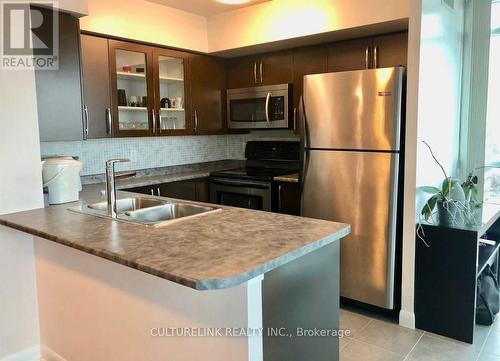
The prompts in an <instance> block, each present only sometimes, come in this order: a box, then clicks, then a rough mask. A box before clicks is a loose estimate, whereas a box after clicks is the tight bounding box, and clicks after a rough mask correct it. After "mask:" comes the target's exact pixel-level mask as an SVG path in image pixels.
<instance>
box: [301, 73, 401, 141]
mask: <svg viewBox="0 0 500 361" xmlns="http://www.w3.org/2000/svg"><path fill="white" fill-rule="evenodd" d="M403 74H404V68H403V67H396V68H384V69H372V70H360V71H349V72H340V73H328V74H316V75H307V76H305V77H304V112H305V123H306V132H305V136H306V139H305V146H306V147H309V148H319V149H331V148H335V149H369V150H399V147H400V139H399V133H400V127H401V95H402V94H401V93H402V88H403V86H402V85H403Z"/></svg>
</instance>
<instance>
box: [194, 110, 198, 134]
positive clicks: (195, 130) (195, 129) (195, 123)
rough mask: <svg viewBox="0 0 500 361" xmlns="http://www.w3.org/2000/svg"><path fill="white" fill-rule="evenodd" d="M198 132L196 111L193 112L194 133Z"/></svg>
mask: <svg viewBox="0 0 500 361" xmlns="http://www.w3.org/2000/svg"><path fill="white" fill-rule="evenodd" d="M197 131H198V111H196V110H195V111H194V132H195V133H196V132H197Z"/></svg>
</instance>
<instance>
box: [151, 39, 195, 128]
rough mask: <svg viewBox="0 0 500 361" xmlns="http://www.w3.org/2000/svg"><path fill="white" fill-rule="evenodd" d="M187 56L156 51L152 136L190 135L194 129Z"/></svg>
mask: <svg viewBox="0 0 500 361" xmlns="http://www.w3.org/2000/svg"><path fill="white" fill-rule="evenodd" d="M188 63H189V59H188V53H185V52H181V51H176V50H170V49H164V48H153V77H154V82H153V83H154V96H153V98H154V99H153V103H154V108H153V112H152V113H153V134H154V135H187V134H191V130H192V127H193V122H192V117H191V108H190V105H191V104H190V102H189V101H186V96H187V95H188V94H190V89H189V86H190V81H189V80H190V74H189V66H188Z"/></svg>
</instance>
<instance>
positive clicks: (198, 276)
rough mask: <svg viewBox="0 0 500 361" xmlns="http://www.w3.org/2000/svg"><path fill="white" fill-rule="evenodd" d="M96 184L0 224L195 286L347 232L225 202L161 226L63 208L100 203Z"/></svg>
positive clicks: (239, 277)
mask: <svg viewBox="0 0 500 361" xmlns="http://www.w3.org/2000/svg"><path fill="white" fill-rule="evenodd" d="M101 189H102V185H100V184H95V185H86V186H84V188H83V191H82V192H81V197H80V198H81V200H80V202H74V203H68V204H64V205H58V206H49V207H46V208H41V209H34V210H30V211H24V212H19V213H12V214H7V215H2V216H0V224H1V225H4V226H7V227H11V228H14V229H17V230H20V231H23V232H26V233H29V234H32V235H35V236H38V237H42V238H45V239H48V240H51V241H54V242H57V243H60V244H63V245H66V246H68V247H72V248H75V249H78V250H80V251H83V252H86V253H90V254H93V255H96V256H98V257H102V258H105V259H107V260H110V261H113V262H116V263H120V264H122V265H125V266H129V267H132V268H135V269H138V270H140V271H143V272H147V273H150V274H153V275H155V276H158V277H162V278H165V279H167V280H170V281H173V282H177V283H179V284H182V285H185V286H188V287H191V288H194V289H198V290H208V289H219V288H226V287H231V286H234V285H237V284H240V283H243V282H246V281H248V280H250V279H252V278H254V277H256V276H258V275H261V274H264V273H266V272H268V271H270V270H272V269H275V268H277V267H279V266H281V265H284V264H286V263H288V262H291V261H293V260H295V259H297V258H299V257H301V256H303V255H305V254H307V253H310V252H312V251H314V250H316V249H319V248H321V247H323V246H325V245H327V244H330V243H332V242H335V241H337V240H339V239H340V238H342V237H344V236H346V235H347V234H348V233H349V232H350V226H349V225H346V224H341V223H334V222H328V221H321V220H316V219H309V218H301V217H295V216H289V215H283V214H276V213H269V212H263V211H254V210H248V209H241V208H233V207H225V206H218V207H220V208H221V209H220V210H219V211H216V212H209V213H207V214H203V215H200V216H196V217H192V218H186V219H181V220H176V221H174V222H172V223H171V224H168V225H166V226H164V227H159V228H149V227H145V226H142V225H136V224H130V223H123V222H119V221H113V220H109V219H105V218H98V217H95V216H91V215H85V214H80V213H75V212H72V211H69V210H68V208H70V207H75V206H78V205H81V204H83V203H92V202H95V201H104V198H102V196H101V195H100V190H101ZM129 195H130V193H127V192H118V198H123V197H126V196H129ZM141 196H142V195H141ZM146 197H150V198H159V197H153V196H146ZM183 202H184V201H183ZM188 203H193V202H188Z"/></svg>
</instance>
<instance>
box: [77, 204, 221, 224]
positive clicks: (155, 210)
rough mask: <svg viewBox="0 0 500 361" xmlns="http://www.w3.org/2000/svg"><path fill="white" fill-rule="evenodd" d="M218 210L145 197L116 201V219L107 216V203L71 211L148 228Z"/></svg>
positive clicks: (85, 206) (89, 205)
mask: <svg viewBox="0 0 500 361" xmlns="http://www.w3.org/2000/svg"><path fill="white" fill-rule="evenodd" d="M219 209H220V208H217V207H210V206H203V205H197V204H191V203H185V202H180V201H168V200H162V199H155V198H146V197H129V198H122V199H118V200H117V201H116V213H117V217H116V218H112V217H109V216H108V204H107V202H99V203H93V204H88V205H83V206H80V207H77V208H71V209H70V210H71V211H75V212H79V213H84V214H89V215H93V216H96V217H103V218H108V219H114V220H117V221H122V222H128V223H136V224H141V225H144V226H150V227H160V226H164V225H167V224H169V223H171V222H172V221H174V220H178V219H185V218H188V217H193V216H197V215H201V214H205V213H208V212H213V211H217V210H219Z"/></svg>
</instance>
